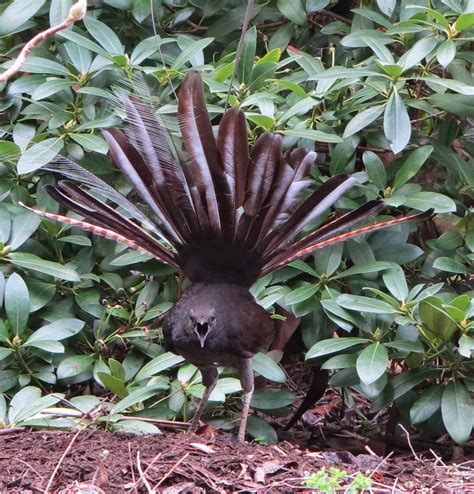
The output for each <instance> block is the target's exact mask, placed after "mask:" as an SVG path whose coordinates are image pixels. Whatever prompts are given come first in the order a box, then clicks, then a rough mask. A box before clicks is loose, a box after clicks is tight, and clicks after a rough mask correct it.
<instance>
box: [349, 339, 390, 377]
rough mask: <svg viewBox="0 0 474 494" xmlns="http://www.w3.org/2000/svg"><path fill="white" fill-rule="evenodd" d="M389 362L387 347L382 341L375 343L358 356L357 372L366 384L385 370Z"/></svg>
mask: <svg viewBox="0 0 474 494" xmlns="http://www.w3.org/2000/svg"><path fill="white" fill-rule="evenodd" d="M387 363H388V352H387V349H386V348H385V347H384V346H383V345H382V344H380V343H373V344H372V345H369V346H368V347H367V348H364V350H363V351H362V352H361V353H360V355H359V357H358V358H357V363H356V368H357V374H358V375H359V377H360V379H361V381H362V382H363V383H364V384H367V385H368V384H372V383H373V382H375V381H376V380H377V379H378V378H379V377H380V376H382V374H383V373H384V372H385V370H386V368H387Z"/></svg>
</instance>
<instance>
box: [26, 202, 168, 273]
mask: <svg viewBox="0 0 474 494" xmlns="http://www.w3.org/2000/svg"><path fill="white" fill-rule="evenodd" d="M18 204H20V205H21V206H23V207H24V208H26V209H28V210H29V211H31V212H32V213H35V214H37V215H38V216H42V217H43V218H48V219H50V220H54V221H60V222H61V223H65V224H67V225H71V226H75V227H77V228H80V229H81V230H84V231H86V232H91V233H94V234H95V235H99V236H100V237H104V238H108V239H110V240H114V241H115V242H119V243H121V244H125V245H127V246H128V247H131V248H132V249H134V250H138V251H139V252H142V253H144V254H150V255H152V256H153V257H155V258H156V259H158V260H159V261H161V262H163V263H165V264H169V265H170V266H173V267H175V268H178V265H177V264H176V263H175V262H174V261H168V260H165V259H162V258H160V257H159V256H158V255H157V254H156V253H153V252H150V251H149V250H147V249H146V248H144V247H142V246H141V245H139V244H138V243H136V242H135V241H134V240H132V239H129V238H127V237H124V236H123V235H121V234H120V233H118V232H115V231H113V230H111V229H108V228H103V227H100V226H98V225H94V224H92V223H88V222H87V221H82V220H77V219H74V218H70V217H69V216H63V215H61V214H55V213H49V212H47V211H41V210H39V209H35V208H31V207H29V206H26V205H25V204H23V203H22V202H19V203H18Z"/></svg>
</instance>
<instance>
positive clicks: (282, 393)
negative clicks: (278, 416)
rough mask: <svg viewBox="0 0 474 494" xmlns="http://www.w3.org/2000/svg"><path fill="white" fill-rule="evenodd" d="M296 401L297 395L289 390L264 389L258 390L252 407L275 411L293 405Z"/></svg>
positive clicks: (253, 398)
mask: <svg viewBox="0 0 474 494" xmlns="http://www.w3.org/2000/svg"><path fill="white" fill-rule="evenodd" d="M294 401H295V394H294V393H292V392H291V391H288V390H287V389H276V388H264V389H257V390H256V391H255V392H254V394H253V396H252V401H251V404H250V406H251V407H252V408H258V409H260V410H275V409H277V408H283V407H286V406H288V405H291V404H292V403H294Z"/></svg>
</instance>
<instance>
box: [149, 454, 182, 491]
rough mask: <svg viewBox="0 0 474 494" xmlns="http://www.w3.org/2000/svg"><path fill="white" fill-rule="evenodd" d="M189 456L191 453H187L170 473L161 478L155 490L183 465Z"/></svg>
mask: <svg viewBox="0 0 474 494" xmlns="http://www.w3.org/2000/svg"><path fill="white" fill-rule="evenodd" d="M188 456H189V453H186V454H185V455H184V456H182V457H181V458H180V459H179V460H178V461H177V462H176V463H175V464H174V465H173V466H172V467H171V468H170V470H169V471H168V473H167V474H166V475H165V476H164V477H162V478H161V480H160V481H159V482H158V483H157V484H156V485H155V490H156V489H157V488H158V487H159V486H160V485H161V484H162V483H163V482H164V481H165V480H166V479H167V478H168V477H169V476H170V475H171V474H172V473H173V472H174V471H175V470H176V469H177V468H178V467H179V465H181V463H183V461H184V460H185V459H186V458H187V457H188Z"/></svg>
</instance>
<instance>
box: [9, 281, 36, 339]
mask: <svg viewBox="0 0 474 494" xmlns="http://www.w3.org/2000/svg"><path fill="white" fill-rule="evenodd" d="M5 311H6V313H7V317H8V320H9V321H10V324H11V326H12V329H13V331H14V332H15V334H17V335H18V333H19V332H21V331H23V330H24V329H25V328H26V325H27V323H28V317H29V315H30V295H29V293H28V287H27V286H26V283H25V282H24V281H23V278H22V277H21V276H20V275H19V274H17V273H13V274H12V275H11V276H10V277H9V278H8V281H7V283H6V285H5Z"/></svg>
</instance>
